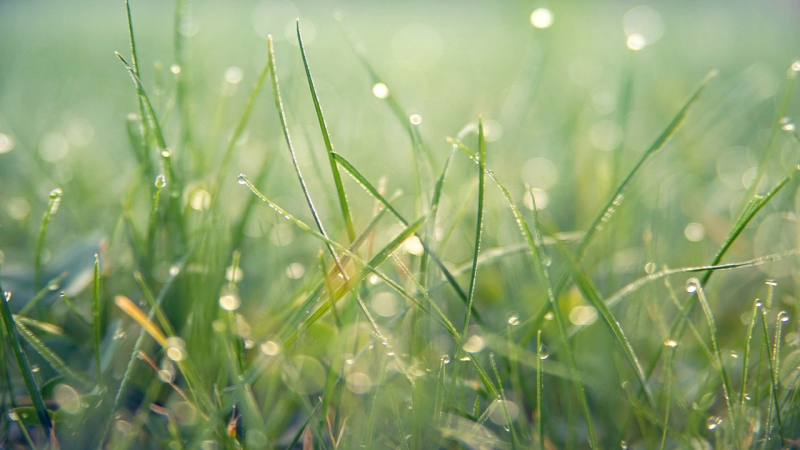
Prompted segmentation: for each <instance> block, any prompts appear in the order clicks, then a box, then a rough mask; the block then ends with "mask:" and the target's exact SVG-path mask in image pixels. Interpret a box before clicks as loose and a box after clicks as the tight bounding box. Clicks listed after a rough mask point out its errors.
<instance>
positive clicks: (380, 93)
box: [372, 83, 389, 99]
mask: <svg viewBox="0 0 800 450" xmlns="http://www.w3.org/2000/svg"><path fill="white" fill-rule="evenodd" d="M372 95H374V96H375V97H378V98H380V99H384V98H386V97H388V96H389V87H388V86H386V85H385V84H383V83H375V85H374V86H372Z"/></svg>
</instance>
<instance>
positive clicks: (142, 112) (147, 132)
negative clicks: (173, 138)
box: [125, 0, 150, 173]
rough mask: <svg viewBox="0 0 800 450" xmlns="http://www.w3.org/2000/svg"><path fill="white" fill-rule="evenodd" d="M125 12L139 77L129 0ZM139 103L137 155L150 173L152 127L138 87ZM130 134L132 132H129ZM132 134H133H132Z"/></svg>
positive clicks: (134, 62)
mask: <svg viewBox="0 0 800 450" xmlns="http://www.w3.org/2000/svg"><path fill="white" fill-rule="evenodd" d="M125 12H126V14H127V19H128V38H129V40H130V44H131V66H132V68H133V73H134V74H135V75H136V77H137V78H138V77H139V58H138V57H137V55H136V40H135V39H134V37H133V17H132V16H131V5H130V1H129V0H125ZM136 92H137V94H138V95H137V104H138V106H139V121H140V123H141V125H142V133H143V135H142V141H143V142H142V145H141V150H142V152H143V153H142V154H140V155H137V157H138V158H139V160H140V161H141V162H142V164H143V165H144V166H145V170H146V171H147V172H148V173H149V171H150V158H149V156H148V154H147V144H148V142H150V127H149V126H148V124H147V120H146V116H145V108H144V99H143V97H142V93H141V92H139V89H138V87H137V89H136ZM129 134H130V133H129ZM130 135H131V136H132V134H130Z"/></svg>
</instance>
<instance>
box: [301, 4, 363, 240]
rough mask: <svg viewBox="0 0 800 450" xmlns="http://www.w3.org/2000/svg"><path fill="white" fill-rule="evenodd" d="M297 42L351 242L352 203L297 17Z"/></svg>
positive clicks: (354, 233) (352, 234) (353, 233)
mask: <svg viewBox="0 0 800 450" xmlns="http://www.w3.org/2000/svg"><path fill="white" fill-rule="evenodd" d="M296 25H297V42H298V43H299V45H300V54H301V55H302V56H303V67H304V68H305V71H306V78H307V79H308V88H309V89H310V90H311V98H312V99H313V100H314V109H315V110H316V111H317V120H318V121H319V128H320V130H321V131H322V138H323V140H324V141H325V148H326V149H327V151H328V162H329V163H330V166H331V173H332V174H333V182H334V184H335V185H336V193H337V194H338V195H339V206H340V207H341V209H342V217H343V218H344V224H345V228H346V229H347V236H348V238H349V239H350V242H353V241H354V240H355V238H356V231H355V228H353V218H352V217H351V216H350V205H349V204H348V203H347V196H346V195H345V192H344V185H342V177H341V175H340V174H339V168H338V166H337V165H336V162H335V161H334V159H333V144H332V143H331V136H330V133H329V132H328V125H327V124H326V123H325V116H324V115H323V114H322V106H320V103H319V96H318V95H317V88H316V87H315V86H314V79H313V78H312V77H311V69H310V68H309V67H308V56H307V55H306V47H305V45H303V36H302V35H301V33H300V19H297V22H296Z"/></svg>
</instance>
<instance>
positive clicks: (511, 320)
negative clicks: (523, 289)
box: [508, 311, 519, 327]
mask: <svg viewBox="0 0 800 450" xmlns="http://www.w3.org/2000/svg"><path fill="white" fill-rule="evenodd" d="M508 324H509V325H511V326H512V327H515V326H517V325H519V314H517V313H516V311H512V312H510V313H509V314H508Z"/></svg>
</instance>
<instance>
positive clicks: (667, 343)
mask: <svg viewBox="0 0 800 450" xmlns="http://www.w3.org/2000/svg"><path fill="white" fill-rule="evenodd" d="M664 345H665V346H667V347H670V348H675V347H677V346H678V342H677V341H675V340H674V339H667V340H666V341H664Z"/></svg>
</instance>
